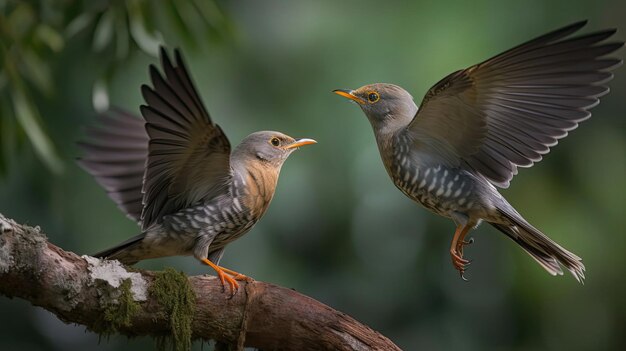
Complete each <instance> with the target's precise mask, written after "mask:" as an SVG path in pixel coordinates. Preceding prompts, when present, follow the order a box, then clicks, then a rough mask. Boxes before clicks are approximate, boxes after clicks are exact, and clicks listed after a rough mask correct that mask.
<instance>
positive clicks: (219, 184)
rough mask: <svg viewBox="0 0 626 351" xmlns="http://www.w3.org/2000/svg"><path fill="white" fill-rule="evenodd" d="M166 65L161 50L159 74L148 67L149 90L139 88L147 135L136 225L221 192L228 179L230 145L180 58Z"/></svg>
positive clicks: (152, 67) (151, 67)
mask: <svg viewBox="0 0 626 351" xmlns="http://www.w3.org/2000/svg"><path fill="white" fill-rule="evenodd" d="M175 59H176V62H175V63H176V65H175V66H174V65H172V62H171V61H170V59H169V57H168V56H167V53H166V52H165V50H164V49H163V48H161V61H162V62H161V63H162V66H163V71H164V73H165V75H164V76H163V75H161V74H160V73H159V72H158V70H157V69H156V68H155V67H154V66H150V76H151V79H152V85H153V88H150V87H148V86H146V85H144V86H142V87H141V88H142V89H141V91H142V93H143V97H144V99H145V101H146V103H147V105H143V106H141V114H142V115H143V117H144V118H145V120H146V130H147V132H148V135H149V136H150V144H149V155H148V163H147V168H146V174H145V178H144V179H145V181H144V185H143V192H144V195H143V203H144V208H143V212H142V215H141V219H142V226H143V228H147V227H148V226H150V225H151V224H152V223H154V222H158V221H160V219H161V217H162V216H164V215H166V214H171V213H174V212H177V211H179V210H181V209H182V208H185V207H187V206H189V205H192V204H194V203H196V202H197V201H200V200H201V199H203V198H206V197H212V196H214V195H216V194H218V193H219V192H220V191H222V189H223V187H224V186H225V185H226V184H227V183H228V180H229V178H230V163H229V158H230V143H229V142H228V139H227V138H226V136H225V135H224V132H223V131H222V129H221V128H220V127H219V126H218V125H216V124H214V123H213V122H212V121H211V118H210V117H209V114H208V113H207V111H206V109H205V107H204V105H203V104H202V101H201V100H200V97H199V96H198V93H197V92H196V89H195V88H194V85H193V83H192V81H191V78H190V76H189V73H188V71H187V69H186V68H185V65H184V63H183V60H182V57H181V55H180V52H179V51H178V50H175Z"/></svg>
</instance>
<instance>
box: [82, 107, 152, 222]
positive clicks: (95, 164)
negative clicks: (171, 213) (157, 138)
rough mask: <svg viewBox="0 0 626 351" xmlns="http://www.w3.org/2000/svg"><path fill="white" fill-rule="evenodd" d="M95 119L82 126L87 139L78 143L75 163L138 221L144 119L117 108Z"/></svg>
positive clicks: (144, 153)
mask: <svg viewBox="0 0 626 351" xmlns="http://www.w3.org/2000/svg"><path fill="white" fill-rule="evenodd" d="M98 122H99V123H98V124H97V125H96V126H94V127H90V128H87V129H86V134H87V139H88V141H87V142H81V143H79V146H80V148H81V149H82V150H83V154H84V156H83V157H81V158H80V159H78V164H79V165H80V166H81V167H82V168H83V169H85V170H86V171H87V172H88V173H89V174H91V175H92V176H94V178H96V181H98V183H99V184H100V185H101V186H102V187H103V188H104V189H105V190H106V191H107V194H108V195H109V197H110V198H111V199H112V200H113V201H115V203H116V204H117V206H118V207H119V208H120V209H121V210H122V211H123V212H124V213H126V215H127V216H128V217H130V218H131V219H133V220H135V221H137V222H139V220H140V218H141V209H142V204H141V200H142V197H143V194H142V193H141V187H142V183H143V174H144V167H145V163H146V158H147V157H148V134H147V133H146V129H145V127H144V124H145V122H144V120H143V119H141V118H140V117H138V116H134V115H132V114H130V113H127V112H124V111H121V110H111V111H109V112H107V113H104V114H102V115H100V116H99V117H98Z"/></svg>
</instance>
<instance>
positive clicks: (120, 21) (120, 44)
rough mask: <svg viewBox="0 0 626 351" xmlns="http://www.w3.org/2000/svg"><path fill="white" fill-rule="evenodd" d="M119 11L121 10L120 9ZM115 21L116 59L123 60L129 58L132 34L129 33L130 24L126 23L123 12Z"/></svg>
mask: <svg viewBox="0 0 626 351" xmlns="http://www.w3.org/2000/svg"><path fill="white" fill-rule="evenodd" d="M118 10H119V9H118ZM119 12H122V13H121V14H119V15H118V16H117V17H116V19H115V38H116V41H115V57H116V58H117V59H118V60H122V59H124V58H126V57H128V51H129V45H130V44H129V43H130V33H128V24H127V23H126V14H125V13H123V11H119Z"/></svg>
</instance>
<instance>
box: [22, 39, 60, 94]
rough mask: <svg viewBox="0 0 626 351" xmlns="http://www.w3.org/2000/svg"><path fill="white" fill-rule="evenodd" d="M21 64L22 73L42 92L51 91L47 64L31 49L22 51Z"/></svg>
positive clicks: (50, 76) (50, 77)
mask: <svg viewBox="0 0 626 351" xmlns="http://www.w3.org/2000/svg"><path fill="white" fill-rule="evenodd" d="M22 64H23V65H22V66H21V67H20V68H22V69H20V71H21V72H22V74H23V75H25V76H26V77H28V79H29V80H30V81H31V82H32V83H33V84H34V85H35V86H36V87H37V88H39V89H40V90H41V91H42V92H44V94H46V95H49V94H50V93H51V92H52V74H51V72H50V67H49V66H48V64H47V63H46V62H44V61H43V60H41V58H39V56H37V54H36V53H35V52H33V51H31V50H23V51H22Z"/></svg>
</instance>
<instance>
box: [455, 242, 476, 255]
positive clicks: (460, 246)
mask: <svg viewBox="0 0 626 351" xmlns="http://www.w3.org/2000/svg"><path fill="white" fill-rule="evenodd" d="M473 243H474V238H469V239H468V240H459V242H458V243H457V244H456V251H457V252H458V253H459V255H460V256H461V257H463V248H464V247H465V246H466V245H471V244H473Z"/></svg>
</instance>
